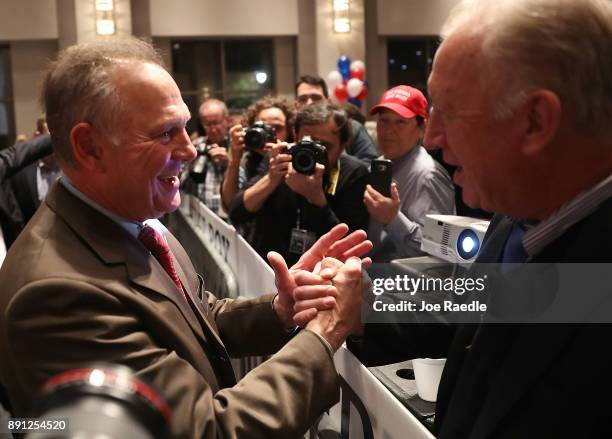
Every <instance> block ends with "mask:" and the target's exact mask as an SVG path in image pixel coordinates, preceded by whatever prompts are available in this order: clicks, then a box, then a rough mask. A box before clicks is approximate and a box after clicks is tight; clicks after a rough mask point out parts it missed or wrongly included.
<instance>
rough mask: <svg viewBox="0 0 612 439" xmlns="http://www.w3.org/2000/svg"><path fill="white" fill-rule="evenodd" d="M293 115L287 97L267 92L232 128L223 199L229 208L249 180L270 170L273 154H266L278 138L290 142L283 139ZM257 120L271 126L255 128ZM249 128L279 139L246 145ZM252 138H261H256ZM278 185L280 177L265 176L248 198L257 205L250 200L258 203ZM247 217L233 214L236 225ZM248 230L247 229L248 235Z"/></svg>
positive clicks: (222, 193)
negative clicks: (269, 162)
mask: <svg viewBox="0 0 612 439" xmlns="http://www.w3.org/2000/svg"><path fill="white" fill-rule="evenodd" d="M292 119H293V112H292V109H291V106H290V105H289V103H288V102H287V101H286V100H285V99H282V98H276V97H272V96H266V97H264V98H262V99H260V100H258V101H257V102H255V103H254V104H253V105H251V106H250V107H249V109H248V110H247V112H246V114H245V115H244V120H243V124H242V125H241V124H237V125H234V126H233V127H232V128H231V129H230V138H231V155H230V158H229V164H228V167H227V173H226V175H225V179H224V180H223V184H222V186H221V199H222V201H223V206H224V207H225V208H227V209H229V206H230V204H231V203H232V200H233V199H234V198H235V196H236V194H237V193H238V191H239V190H240V189H242V188H243V187H244V186H245V185H246V184H247V183H250V182H251V181H252V180H253V179H254V178H259V177H262V176H264V175H266V174H267V173H268V159H269V156H267V157H266V154H267V153H268V152H270V151H271V150H272V147H273V145H275V144H276V142H277V141H278V142H279V143H282V144H283V145H286V144H285V143H283V142H285V141H286V140H287V137H288V133H289V127H290V126H291V121H292ZM256 122H259V123H263V124H265V126H266V128H267V129H266V128H263V127H257V128H256V130H251V129H250V128H253V127H254V125H255V124H256ZM259 123H258V125H259ZM270 128H272V129H273V132H266V131H269V129H270ZM249 131H251V132H254V131H257V132H258V133H260V134H261V135H262V136H263V138H265V137H274V139H275V140H272V139H269V140H270V142H265V143H264V144H263V145H261V144H259V145H258V143H261V142H257V141H255V142H254V144H250V145H248V147H247V145H245V134H246V132H249ZM256 137H259V136H256ZM252 140H261V139H258V138H255V139H252ZM264 140H265V139H264ZM264 158H266V159H264ZM275 185H278V181H277V180H275V179H274V178H273V179H272V181H270V180H269V179H264V180H263V181H262V182H261V183H259V185H258V186H257V187H254V188H251V189H250V190H249V191H248V194H247V195H246V197H245V201H246V202H247V203H249V206H250V207H251V208H253V205H251V204H250V203H253V204H255V203H257V202H258V201H257V200H261V199H265V197H267V196H268V195H269V194H270V193H271V192H272V191H273V188H272V191H270V190H269V189H270V187H271V186H273V187H276V186H275ZM230 217H231V215H230ZM246 221H247V220H245V219H242V218H236V221H235V220H234V218H232V222H233V223H234V225H244V224H245V222H246ZM247 234H248V233H245V236H246V235H247Z"/></svg>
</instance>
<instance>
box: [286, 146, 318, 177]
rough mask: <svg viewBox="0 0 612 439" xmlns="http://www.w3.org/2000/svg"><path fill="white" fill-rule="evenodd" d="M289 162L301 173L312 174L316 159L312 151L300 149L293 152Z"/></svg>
mask: <svg viewBox="0 0 612 439" xmlns="http://www.w3.org/2000/svg"><path fill="white" fill-rule="evenodd" d="M291 163H292V165H293V168H294V169H295V170H296V171H297V172H299V173H301V174H314V170H315V166H316V164H317V161H316V158H315V156H314V154H313V153H312V151H309V150H307V149H302V150H300V151H297V152H296V153H295V154H294V156H293V159H292V161H291Z"/></svg>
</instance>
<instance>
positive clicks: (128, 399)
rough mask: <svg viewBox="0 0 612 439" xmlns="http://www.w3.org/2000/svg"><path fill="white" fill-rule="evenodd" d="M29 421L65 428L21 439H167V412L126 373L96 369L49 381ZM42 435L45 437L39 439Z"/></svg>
mask: <svg viewBox="0 0 612 439" xmlns="http://www.w3.org/2000/svg"><path fill="white" fill-rule="evenodd" d="M30 416H32V417H37V418H44V419H56V420H59V419H62V420H65V425H66V428H65V429H63V430H62V431H61V432H60V431H55V432H51V433H50V432H48V431H46V432H44V433H30V434H28V435H27V436H26V438H28V439H30V438H43V437H44V438H46V439H51V438H83V439H93V438H101V437H103V438H117V439H119V438H121V439H123V438H130V439H154V438H164V439H165V438H170V437H171V433H170V428H171V420H172V419H171V418H172V412H171V410H170V407H169V406H168V404H167V403H166V401H165V400H164V399H163V397H162V396H161V395H160V394H159V393H157V392H156V391H155V390H154V389H153V388H152V387H150V386H149V385H147V384H145V383H144V382H143V381H141V380H140V379H137V378H135V377H134V373H133V372H132V370H131V369H129V368H128V367H125V366H119V365H104V364H96V365H92V366H87V367H83V368H81V369H74V370H69V371H66V372H62V373H60V374H58V375H55V376H53V377H52V378H50V379H49V381H47V383H46V384H45V385H44V386H43V388H42V391H41V393H40V395H39V397H38V398H37V399H36V400H35V402H34V404H33V406H32V410H31V413H30ZM43 434H44V436H43Z"/></svg>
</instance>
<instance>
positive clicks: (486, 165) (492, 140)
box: [425, 34, 523, 214]
mask: <svg viewBox="0 0 612 439" xmlns="http://www.w3.org/2000/svg"><path fill="white" fill-rule="evenodd" d="M481 61H482V60H481V56H480V39H479V37H477V36H471V37H467V36H463V35H461V34H456V35H453V36H451V37H450V38H449V39H448V40H446V41H445V42H444V43H443V44H442V46H441V47H440V49H439V50H438V53H437V55H436V59H435V61H434V66H433V70H432V73H431V76H430V77H429V83H428V86H429V93H430V98H431V102H432V104H433V110H432V112H431V113H430V116H429V121H428V125H427V130H426V134H425V145H426V146H427V147H428V148H430V149H435V148H440V149H441V150H442V153H443V158H444V161H445V162H447V163H448V164H450V165H454V166H457V170H456V171H455V173H454V176H453V179H454V181H455V183H456V184H457V185H459V186H461V187H462V188H463V199H464V201H465V203H466V204H468V205H469V206H472V207H481V208H483V209H486V210H489V211H493V212H499V213H507V214H511V212H512V211H513V210H514V209H516V205H517V204H516V203H517V202H518V201H517V197H518V195H517V194H519V192H518V191H517V186H516V185H517V183H518V177H519V176H520V175H521V164H522V161H521V160H522V157H521V140H522V138H521V128H523V127H522V126H521V122H520V117H517V116H511V117H508V118H505V119H499V118H495V117H494V116H493V111H492V106H491V104H490V100H492V98H493V95H492V94H491V90H487V88H486V87H485V86H484V85H483V82H482V81H481V77H482V75H484V74H485V73H483V72H485V71H486V69H485V68H484V67H483V66H482V65H481V64H482V63H481Z"/></svg>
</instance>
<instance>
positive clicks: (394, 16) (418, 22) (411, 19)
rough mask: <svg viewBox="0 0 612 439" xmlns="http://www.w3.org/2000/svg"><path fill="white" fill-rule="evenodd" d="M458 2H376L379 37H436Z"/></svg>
mask: <svg viewBox="0 0 612 439" xmlns="http://www.w3.org/2000/svg"><path fill="white" fill-rule="evenodd" d="M457 3H459V0H378V33H379V35H438V34H439V33H440V28H441V27H442V24H443V23H444V20H445V19H446V17H447V16H448V13H449V12H450V11H451V9H452V8H453V7H454V6H455V5H456V4H457Z"/></svg>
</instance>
